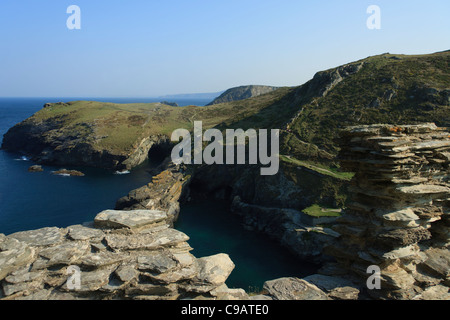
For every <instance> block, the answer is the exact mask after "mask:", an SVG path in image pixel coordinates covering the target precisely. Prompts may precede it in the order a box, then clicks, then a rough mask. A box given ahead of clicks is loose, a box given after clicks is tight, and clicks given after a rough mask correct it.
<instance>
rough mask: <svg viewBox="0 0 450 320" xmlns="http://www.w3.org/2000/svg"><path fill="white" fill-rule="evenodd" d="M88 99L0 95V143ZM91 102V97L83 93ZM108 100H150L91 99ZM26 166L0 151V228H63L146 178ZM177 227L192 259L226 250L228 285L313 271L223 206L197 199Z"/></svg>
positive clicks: (144, 173) (142, 169) (144, 169)
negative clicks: (49, 109)
mask: <svg viewBox="0 0 450 320" xmlns="http://www.w3.org/2000/svg"><path fill="white" fill-rule="evenodd" d="M61 100H62V101H71V100H87V99H80V98H73V99H67V98H65V99H53V98H33V99H31V98H30V99H23V98H20V99H19V98H15V99H10V98H8V99H7V98H0V143H1V140H2V139H3V134H4V133H6V131H7V130H8V129H9V128H10V127H12V126H13V125H15V124H16V123H18V122H20V121H22V120H24V119H26V118H28V117H29V116H31V115H32V114H33V113H35V112H36V111H38V110H39V109H41V108H42V106H43V105H44V104H45V103H47V102H58V101H61ZM90 100H93V99H92V98H90ZM98 100H99V101H108V102H115V103H131V102H155V100H153V101H152V100H151V99H98ZM174 102H177V103H178V104H179V105H181V106H183V105H191V104H192V105H204V104H205V103H207V102H208V101H198V100H197V101H193V100H189V101H187V100H185V101H174ZM31 165H33V163H32V162H30V161H23V160H21V157H20V155H17V154H11V153H8V152H5V151H3V150H0V233H4V234H11V233H13V232H17V231H23V230H32V229H37V228H42V227H50V226H56V227H67V226H70V225H74V224H80V223H83V222H86V221H92V220H93V218H94V217H95V216H96V215H97V213H99V212H100V211H103V210H105V209H112V208H114V206H115V203H116V201H117V199H119V198H120V197H122V196H124V195H126V194H128V192H129V191H131V190H133V189H136V188H139V187H141V186H143V185H145V184H147V183H148V182H149V181H150V180H151V175H150V174H149V173H148V169H149V167H150V166H151V163H148V162H147V163H144V164H142V165H141V166H139V167H138V168H135V169H133V170H132V171H131V173H130V174H127V175H114V173H113V172H112V171H108V170H102V169H94V168H71V167H66V168H67V169H78V170H81V171H82V172H84V173H85V174H86V175H85V176H84V177H62V176H55V175H53V174H52V171H53V170H57V169H61V168H60V167H49V166H43V168H44V170H45V171H44V172H41V173H29V172H28V168H29V167H30V166H31ZM176 228H177V229H179V230H181V231H183V232H185V233H187V234H188V235H189V236H190V238H191V239H190V240H189V244H190V245H191V246H192V247H193V248H194V251H193V253H194V255H195V256H197V257H202V256H209V255H214V254H217V253H220V252H224V253H228V254H229V255H230V257H231V259H232V260H233V262H234V263H235V264H236V268H235V270H234V271H233V273H232V274H231V276H230V277H229V279H228V281H227V284H228V286H230V287H237V288H244V289H246V290H250V291H257V290H259V289H261V288H262V285H263V283H264V281H266V280H270V279H276V278H279V277H285V276H297V277H302V276H305V275H308V274H312V273H314V271H315V269H316V268H315V266H313V265H311V264H308V263H305V262H302V261H299V260H297V259H295V258H294V257H293V256H292V255H291V254H290V253H289V252H288V251H287V250H286V249H285V248H283V247H281V246H280V245H278V244H277V243H275V242H274V241H272V240H270V239H269V238H268V237H266V236H264V235H261V234H258V233H255V232H251V231H247V230H245V229H244V228H243V227H242V226H241V221H240V220H239V218H238V217H236V216H234V215H232V214H231V213H230V212H229V210H228V209H227V206H226V204H225V203H217V202H214V203H212V202H210V203H196V204H188V205H185V206H183V208H182V210H181V213H180V218H179V220H178V222H177V223H176Z"/></svg>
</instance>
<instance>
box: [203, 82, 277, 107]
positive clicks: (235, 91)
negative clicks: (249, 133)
mask: <svg viewBox="0 0 450 320" xmlns="http://www.w3.org/2000/svg"><path fill="white" fill-rule="evenodd" d="M277 89H279V87H270V86H255V85H252V86H241V87H236V88H231V89H228V90H226V91H225V92H224V93H222V94H221V95H220V96H218V97H217V98H215V99H214V100H213V101H212V102H210V103H208V104H207V105H208V106H212V105H214V104H220V103H226V102H232V101H239V100H245V99H249V98H253V97H257V96H260V95H262V94H266V93H269V92H272V91H274V90H277Z"/></svg>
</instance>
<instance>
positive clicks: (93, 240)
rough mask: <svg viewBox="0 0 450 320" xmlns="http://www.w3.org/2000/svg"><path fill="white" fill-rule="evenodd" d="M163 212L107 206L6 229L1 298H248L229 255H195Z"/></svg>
mask: <svg viewBox="0 0 450 320" xmlns="http://www.w3.org/2000/svg"><path fill="white" fill-rule="evenodd" d="M171 222H172V220H171V217H170V216H168V215H167V213H166V212H163V211H155V210H137V211H111V210H109V211H104V212H101V213H99V214H98V215H97V217H96V218H95V223H94V222H93V223H90V224H86V225H76V226H71V227H68V228H63V229H59V228H44V229H39V230H33V231H25V232H18V233H15V234H12V235H10V236H5V235H0V289H1V290H0V291H1V293H2V295H1V296H0V297H1V298H2V299H25V300H76V299H148V300H155V299H159V300H161V299H162V300H172V299H184V298H202V299H248V295H247V294H246V293H245V291H244V290H238V289H229V288H228V287H227V286H226V285H225V281H226V280H227V278H228V276H229V275H230V273H231V271H232V270H233V268H234V264H233V262H232V261H231V259H230V258H229V256H228V255H226V254H219V255H215V256H211V257H203V258H201V259H197V258H196V257H194V256H193V255H192V254H191V253H190V251H191V250H192V248H191V247H190V246H189V244H188V243H187V240H189V237H188V236H187V235H185V234H184V233H182V232H180V231H177V230H175V229H172V228H171V227H170V226H169V225H170V224H171Z"/></svg>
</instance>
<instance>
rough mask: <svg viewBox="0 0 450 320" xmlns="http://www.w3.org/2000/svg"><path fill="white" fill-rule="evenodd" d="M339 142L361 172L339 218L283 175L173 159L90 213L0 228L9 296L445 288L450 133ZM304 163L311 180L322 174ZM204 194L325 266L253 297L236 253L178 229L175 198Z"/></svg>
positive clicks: (316, 295) (425, 128)
mask: <svg viewBox="0 0 450 320" xmlns="http://www.w3.org/2000/svg"><path fill="white" fill-rule="evenodd" d="M341 146H342V150H343V151H342V153H341V154H340V156H339V158H340V160H341V162H342V163H343V165H344V166H347V167H348V168H351V169H352V170H353V171H355V172H356V175H355V177H354V178H353V179H352V182H351V187H350V193H351V195H352V197H354V198H355V197H356V199H355V200H354V201H353V202H350V203H349V205H348V208H347V210H346V212H345V214H344V215H343V216H342V218H340V219H338V221H337V222H336V223H335V224H334V225H333V226H332V228H326V227H322V226H314V225H311V224H310V223H306V222H305V221H304V219H302V213H301V212H300V210H299V208H301V207H305V206H307V205H308V204H309V203H308V195H310V197H311V199H312V198H313V194H312V192H314V190H310V191H309V193H308V192H305V190H308V189H307V185H305V186H304V188H305V189H304V190H302V188H301V185H300V186H299V185H298V184H294V183H293V182H292V181H291V180H290V179H287V178H286V176H285V174H283V175H278V176H275V177H260V178H257V176H258V175H255V174H252V169H251V168H248V167H247V168H246V167H245V166H221V167H212V166H211V167H199V168H196V170H194V171H191V169H189V168H183V167H180V166H174V165H173V164H171V163H170V162H169V161H167V160H166V161H165V162H164V163H162V164H161V167H160V169H161V172H160V173H159V174H158V175H156V176H155V177H154V178H153V179H152V181H151V182H150V183H149V184H147V185H146V186H143V187H142V188H139V189H136V190H134V191H132V192H130V193H129V195H128V196H126V197H123V198H121V199H119V200H118V201H117V204H116V210H113V211H105V212H102V213H100V214H99V215H98V216H97V217H96V219H95V221H94V222H92V223H88V224H86V225H83V226H72V227H68V228H61V229H58V228H46V229H41V230H36V231H26V232H19V233H16V234H12V235H9V236H2V238H1V241H2V242H1V247H0V249H1V251H0V278H1V279H2V288H3V294H4V297H3V298H4V299H16V298H17V299H66V298H68V299H76V298H90V299H99V298H100V299H110V298H124V299H130V298H132V299H177V298H181V299H183V298H194V299H195V298H202V299H204V298H208V299H281V300H283V299H287V300H293V299H300V300H304V299H306V300H308V299H369V298H386V299H448V298H449V294H448V285H449V282H448V279H449V278H448V277H449V270H450V269H449V263H450V261H449V260H450V255H449V252H448V243H449V242H448V230H449V229H448V227H449V225H448V223H449V222H448V214H449V203H448V201H449V194H450V189H449V182H448V181H449V180H448V177H449V175H448V170H449V169H448V168H449V158H448V152H449V149H450V140H449V133H448V132H447V131H445V130H443V129H439V128H437V127H436V126H435V125H433V124H424V125H415V126H392V125H378V126H363V127H356V128H350V129H348V130H345V131H343V133H342V140H341ZM253 170H256V172H258V171H257V168H253ZM300 171H301V175H302V176H303V177H304V178H305V179H304V180H305V182H307V181H308V179H307V176H308V175H317V173H311V172H308V171H305V170H300ZM316 178H317V176H316ZM267 179H268V180H267ZM316 180H318V179H316ZM322 183H323V182H322ZM310 188H311V185H310ZM362 191H364V192H362ZM395 192H397V193H398V194H396V193H395ZM392 194H394V196H392ZM202 197H206V198H208V197H215V198H218V199H222V200H227V201H229V202H231V206H232V210H233V211H234V212H235V213H237V214H239V215H241V216H242V219H243V221H244V222H245V223H246V225H247V226H248V227H249V228H253V229H256V230H259V231H262V232H265V233H266V234H269V235H270V236H271V237H273V238H275V239H277V240H278V241H280V242H281V243H283V244H284V245H285V246H287V247H289V248H290V250H291V251H292V252H294V253H295V254H297V255H299V256H301V257H302V258H304V259H308V260H310V261H315V262H318V263H320V264H321V266H322V268H321V269H320V270H319V271H318V273H317V274H315V275H312V276H308V277H306V278H304V279H299V278H282V279H276V280H270V279H267V280H268V281H267V282H266V283H265V285H264V288H263V291H262V292H260V293H261V294H259V295H256V296H255V295H253V296H249V295H248V294H247V293H246V292H245V291H244V290H242V289H229V288H228V287H227V286H226V285H225V284H224V283H225V281H226V279H227V277H228V276H229V274H230V273H231V271H232V270H233V268H234V264H233V262H232V261H231V259H229V257H228V256H227V255H226V254H219V253H218V255H214V256H210V257H205V258H200V259H198V258H196V257H194V256H193V255H192V254H190V253H189V252H190V251H191V249H192V248H190V246H189V245H188V242H187V241H188V236H187V235H186V234H184V233H182V232H179V231H177V230H175V229H173V225H174V222H175V221H176V219H177V217H178V215H179V212H180V205H181V206H182V205H183V203H185V202H186V201H189V199H193V198H194V199H199V198H202ZM375 199H376V200H375ZM70 265H76V266H78V267H79V268H80V270H81V289H79V290H75V291H71V290H68V289H67V285H66V286H65V284H66V282H67V279H68V277H69V275H68V274H67V268H68V266H70ZM370 265H377V266H379V267H380V268H381V275H380V276H381V281H382V289H381V290H375V291H374V290H368V289H367V287H366V280H367V277H368V274H367V267H368V266H370ZM83 279H85V280H84V281H85V282H83Z"/></svg>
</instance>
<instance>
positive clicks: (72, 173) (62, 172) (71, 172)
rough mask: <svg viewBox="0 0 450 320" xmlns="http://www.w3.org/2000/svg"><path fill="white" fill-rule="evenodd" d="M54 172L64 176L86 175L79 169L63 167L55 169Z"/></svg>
mask: <svg viewBox="0 0 450 320" xmlns="http://www.w3.org/2000/svg"><path fill="white" fill-rule="evenodd" d="M53 174H56V175H63V176H67V175H69V176H74V177H84V173H83V172H80V171H77V170H67V169H61V170H58V171H53Z"/></svg>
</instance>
